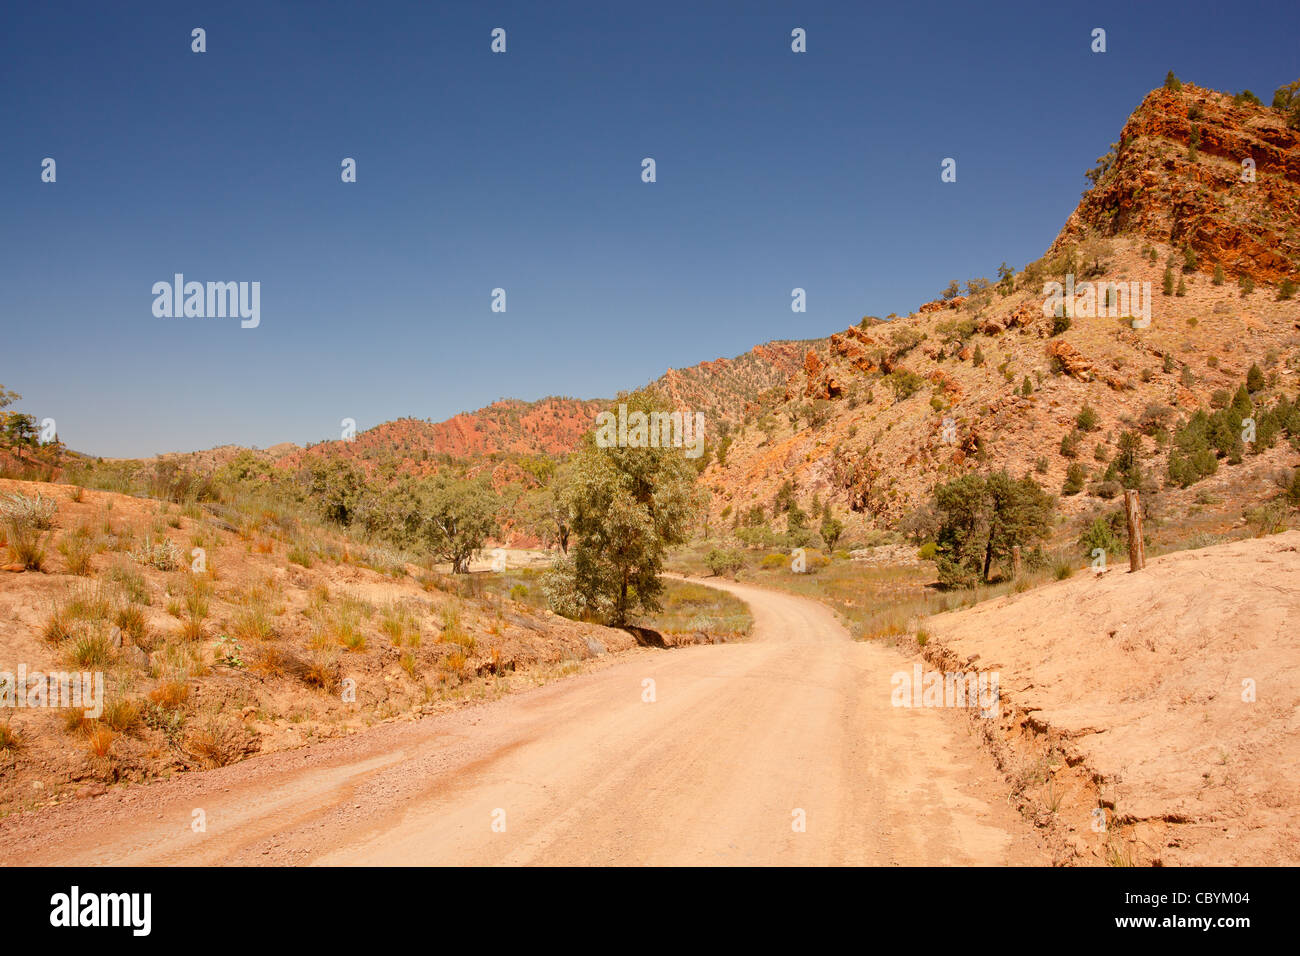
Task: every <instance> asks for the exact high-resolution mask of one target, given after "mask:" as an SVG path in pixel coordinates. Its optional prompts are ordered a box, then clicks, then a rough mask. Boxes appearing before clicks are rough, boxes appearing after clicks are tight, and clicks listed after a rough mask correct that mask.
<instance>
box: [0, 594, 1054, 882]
mask: <svg viewBox="0 0 1300 956" xmlns="http://www.w3.org/2000/svg"><path fill="white" fill-rule="evenodd" d="M709 583H714V582H709ZM719 586H722V587H725V588H726V589H727V590H729V591H732V592H733V593H735V594H736V595H738V596H739V597H741V598H743V599H744V600H746V601H747V602H749V604H750V607H751V608H752V610H753V614H754V620H755V629H754V636H753V639H752V640H751V641H748V642H745V643H741V644H729V645H717V646H697V647H687V648H682V649H677V650H659V651H649V650H647V651H636V652H632V653H631V654H629V655H628V656H627V659H625V660H621V661H619V662H617V663H614V664H612V665H610V666H607V667H605V668H603V669H600V670H597V671H594V672H592V673H588V674H583V675H580V676H578V677H574V678H570V679H567V680H563V681H559V682H557V683H554V684H550V685H548V686H545V687H542V688H539V689H537V690H534V691H529V692H526V693H521V694H516V695H512V696H509V697H506V698H503V699H501V700H498V701H494V702H492V703H489V704H485V705H483V706H479V707H472V708H467V709H466V710H464V711H461V712H458V713H455V714H451V715H447V716H443V717H431V718H426V719H424V720H421V721H417V722H411V723H400V724H388V725H384V726H382V727H379V728H376V729H375V730H372V731H369V732H366V733H363V734H359V735H356V736H354V737H351V738H348V739H343V740H338V741H330V742H326V743H322V744H318V745H314V746H311V747H307V748H303V749H300V750H295V751H288V752H281V753H275V754H269V755H267V756H265V757H256V758H253V759H251V760H248V761H245V762H243V763H240V764H237V765H234V766H231V767H226V768H222V769H220V770H214V771H209V772H205V773H196V774H188V775H183V776H180V777H176V778H173V779H171V780H167V781H164V782H161V783H155V784H152V785H150V786H136V787H125V788H115V789H114V790H113V791H112V792H110V793H108V794H106V795H104V796H101V797H98V798H95V799H91V800H80V801H75V802H72V803H68V804H64V805H61V806H58V807H53V808H50V809H47V810H45V811H41V812H39V813H29V814H23V815H20V816H16V817H11V818H9V819H6V820H3V821H0V864H5V865H11V864H19V863H28V864H50V863H60V864H99V863H113V864H120V865H135V864H172V863H185V864H206V865H212V864H262V863H267V864H282V863H288V864H306V863H320V864H382V865H428V864H434V865H447V864H452V865H461V864H469V865H474V864H633V865H635V864H742V865H744V864H790V865H805V864H880V865H890V864H898V865H936V864H939V865H941V864H1008V863H1010V864H1021V863H1024V864H1042V863H1047V862H1049V858H1048V855H1047V851H1046V850H1044V849H1043V848H1041V847H1040V845H1039V844H1038V842H1037V840H1036V838H1035V836H1034V834H1033V831H1032V829H1031V828H1030V827H1028V825H1027V824H1025V823H1024V822H1023V821H1022V820H1021V819H1020V817H1019V815H1018V814H1017V813H1016V812H1015V811H1014V810H1012V809H1011V808H1010V806H1009V805H1008V804H1007V802H1006V800H1005V797H1004V794H1005V789H1006V788H1005V785H1004V784H1003V783H1002V781H1001V780H999V779H998V777H997V776H996V774H995V773H994V771H993V769H992V767H991V766H990V764H989V761H988V758H987V757H985V756H984V755H983V754H982V753H981V752H980V751H979V749H978V747H977V744H976V742H975V740H974V738H973V737H972V736H970V734H969V732H968V731H967V730H966V727H965V724H964V722H963V721H962V720H961V719H959V718H957V717H955V716H954V715H952V714H945V713H943V712H940V711H938V710H924V709H915V710H909V709H901V708H894V707H892V706H891V705H890V675H891V674H892V673H893V672H895V671H897V670H901V669H904V668H905V667H906V664H905V662H904V661H903V659H902V658H901V657H900V656H899V655H897V653H896V652H894V651H892V650H890V649H888V648H881V647H877V646H872V645H868V644H858V643H854V642H853V641H851V640H850V639H849V637H848V634H847V633H846V632H845V631H844V629H843V628H842V627H841V626H840V624H839V623H838V621H837V620H836V619H835V617H834V615H833V614H832V613H831V612H830V611H829V610H828V609H827V608H825V607H824V606H823V605H821V604H818V603H817V602H815V601H810V600H806V599H803V598H798V597H794V596H790V595H785V594H778V593H774V592H770V591H765V590H761V589H756V588H752V587H747V586H743V585H737V584H730V583H724V584H721V585H719ZM199 812H201V814H202V816H201V817H199V816H198V813H199ZM199 819H201V820H202V822H203V823H204V829H203V830H202V832H196V826H195V821H196V820H199ZM801 824H802V826H801Z"/></svg>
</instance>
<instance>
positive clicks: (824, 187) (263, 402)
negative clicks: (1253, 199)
mask: <svg viewBox="0 0 1300 956" xmlns="http://www.w3.org/2000/svg"><path fill="white" fill-rule="evenodd" d="M194 27H202V28H204V29H205V30H206V32H207V52H205V53H202V54H197V53H193V52H191V49H190V46H191V36H190V32H191V29H192V28H194ZM494 27H502V28H504V29H505V30H506V31H507V33H506V36H507V52H506V53H505V54H493V53H492V52H491V50H490V43H491V36H490V33H491V31H492V29H493V28H494ZM795 27H802V28H803V29H805V30H806V31H807V44H808V52H807V53H805V54H795V53H793V52H791V49H790V32H791V30H792V29H794V28H795ZM1094 27H1102V28H1104V29H1106V31H1107V46H1108V49H1107V52H1106V53H1104V54H1094V53H1092V52H1091V51H1090V48H1089V47H1090V42H1091V31H1092V29H1093V28H1094ZM1297 36H1300V6H1297V5H1296V4H1295V3H1294V2H1276V3H1257V4H1250V3H1243V4H1238V5H1235V6H1233V7H1232V8H1231V9H1230V10H1229V9H1226V8H1224V7H1222V5H1221V4H1208V3H1207V4H1201V3H1194V2H1180V3H1143V4H1138V5H1133V4H1130V3H1092V4H1088V5H1078V4H1071V5H1063V4H1029V3H1024V4H1021V3H1016V4H1000V5H985V4H972V3H969V2H949V3H930V4H927V3H902V4H863V3H843V4H793V3H755V2H744V3H740V2H736V3H715V2H707V0H697V2H690V3H667V2H656V3H653V4H637V5H633V4H625V3H585V4H571V3H547V4H537V3H519V4H507V3H463V4H462V3H430V2H412V3H384V2H374V3H369V4H342V3H329V4H307V3H303V4H284V3H247V4H243V3H210V4H201V3H198V4H191V3H157V4H150V3H132V4H127V5H119V4H103V3H94V4H91V3H76V4H67V3H42V4H39V5H37V4H22V5H19V4H7V5H5V7H4V10H3V12H2V13H0V122H2V123H3V136H0V202H2V203H3V209H4V216H3V219H2V220H0V324H2V325H3V342H4V351H3V353H0V382H3V383H4V385H6V386H7V387H9V388H11V389H15V390H17V391H19V392H21V393H23V395H24V401H23V402H22V403H21V405H20V406H19V407H20V408H21V409H22V410H24V411H28V412H31V413H32V414H34V415H36V416H37V417H38V418H44V417H51V418H54V419H55V420H56V421H57V423H58V426H59V433H60V436H61V437H62V438H63V440H64V441H65V442H67V443H68V444H69V445H70V446H71V447H73V448H76V449H78V450H82V451H86V452H89V453H93V454H102V455H147V454H153V453H156V452H160V451H167V450H190V449H197V448H207V447H211V446H213V445H216V444H221V443H226V442H235V443H240V444H247V445H257V446H261V447H265V446H268V445H271V444H274V443H275V442H278V441H298V442H306V441H315V440H321V439H326V438H336V437H338V434H339V421H340V420H341V419H342V418H345V417H350V418H354V419H356V421H357V423H358V427H359V428H361V429H364V428H368V427H371V426H373V425H375V424H378V423H379V422H382V421H385V420H389V419H392V418H397V417H400V416H404V415H411V416H415V417H419V418H425V417H429V418H432V419H434V420H435V421H436V420H440V419H442V418H446V417H448V416H450V415H453V414H455V413H456V412H459V411H467V410H471V409H474V408H477V407H480V406H482V405H485V404H487V403H489V402H491V401H493V400H495V399H497V398H499V397H502V396H512V397H520V398H525V399H534V398H539V397H541V396H543V395H548V394H563V395H574V396H578V397H595V396H610V395H613V394H614V393H615V392H616V391H617V390H619V389H621V388H628V387H634V386H637V385H640V384H642V383H644V382H646V381H648V380H650V379H652V378H654V377H656V376H658V375H660V374H661V373H662V372H663V371H664V370H665V369H666V368H668V367H679V368H680V367H684V366H688V365H692V364H694V363H696V362H700V361H703V360H706V359H712V358H716V357H718V356H731V355H735V354H738V353H741V352H744V351H746V350H747V349H749V348H750V347H752V346H753V345H755V344H757V343H759V342H763V341H767V340H769V339H773V338H808V337H814V336H822V335H827V334H829V333H831V332H834V331H837V330H840V329H842V328H844V327H846V326H848V325H849V324H851V323H853V322H856V321H857V320H858V319H860V318H861V317H862V316H863V315H866V314H875V315H882V316H883V315H885V314H887V313H889V312H899V313H904V312H907V311H910V310H911V309H914V308H915V307H916V306H917V305H918V304H919V303H921V302H923V301H925V300H927V299H930V298H933V297H935V296H936V295H937V293H938V292H939V291H940V290H941V289H942V287H943V286H944V284H945V283H946V282H947V280H949V279H951V278H961V279H963V280H964V279H966V278H969V277H971V276H990V277H991V276H993V274H994V272H995V270H996V268H997V266H998V264H999V263H1000V262H1002V261H1003V260H1006V261H1008V262H1009V263H1011V264H1012V265H1014V266H1021V265H1023V264H1024V263H1025V262H1026V261H1028V260H1030V259H1033V258H1036V257H1037V256H1038V255H1040V254H1041V253H1042V251H1043V250H1044V248H1045V247H1046V245H1047V244H1048V243H1049V242H1050V241H1051V239H1052V238H1053V237H1054V236H1055V234H1056V232H1057V231H1058V230H1059V228H1060V226H1061V224H1062V223H1063V221H1064V220H1065V218H1066V216H1067V215H1068V214H1069V213H1070V211H1071V209H1072V208H1073V207H1074V205H1075V203H1076V202H1077V201H1078V198H1079V194H1080V192H1081V191H1082V190H1083V188H1084V187H1085V186H1086V185H1087V183H1086V181H1085V179H1084V177H1083V172H1084V170H1086V169H1088V168H1089V167H1090V166H1092V165H1093V163H1094V161H1095V159H1096V157H1097V156H1099V155H1100V154H1101V153H1103V152H1105V150H1106V149H1107V147H1108V145H1109V144H1110V143H1111V142H1112V141H1114V140H1115V139H1117V138H1118V135H1119V131H1120V128H1121V127H1122V125H1123V123H1124V121H1125V119H1126V118H1127V117H1128V115H1129V113H1130V112H1131V111H1132V110H1133V109H1134V108H1135V107H1136V106H1137V105H1138V103H1139V102H1140V101H1141V98H1142V97H1143V95H1145V93H1146V92H1147V91H1148V90H1149V89H1151V88H1152V87H1155V86H1158V85H1159V84H1160V83H1161V82H1162V80H1163V78H1164V75H1165V71H1166V70H1168V69H1171V68H1172V69H1174V70H1175V71H1176V72H1177V73H1178V74H1179V76H1180V77H1182V78H1183V79H1184V80H1190V81H1192V82H1195V83H1198V84H1201V85H1204V86H1210V87H1214V88H1218V89H1230V90H1234V91H1235V90H1240V89H1242V88H1246V87H1248V88H1250V89H1253V90H1254V91H1255V92H1256V93H1257V94H1259V95H1260V96H1261V97H1262V98H1263V99H1264V100H1265V101H1266V102H1267V101H1268V100H1269V99H1270V98H1271V95H1272V91H1273V89H1274V88H1276V87H1277V86H1279V85H1281V84H1283V83H1287V82H1290V81H1291V80H1294V79H1296V78H1297V77H1298V76H1300V58H1298V57H1297V56H1296V50H1297V47H1296V37H1297ZM647 156H649V157H653V158H654V159H655V161H656V164H657V177H658V181H657V182H655V183H653V184H646V183H643V182H642V181H641V160H642V158H643V157H647ZM45 157H52V158H54V159H55V161H56V163H57V182H55V183H53V184H50V183H42V182H41V161H42V160H43V159H44V158H45ZM344 157H354V158H355V159H356V161H357V171H358V176H357V179H358V181H357V182H356V183H354V184H344V183H342V182H341V180H340V163H341V161H342V159H343V158H344ZM945 157H953V158H955V159H956V160H957V173H958V176H957V182H956V183H950V184H945V183H942V182H941V181H940V177H939V173H940V163H941V161H942V160H943V159H944V158H945ZM177 272H180V273H183V274H184V275H185V276H186V278H187V280H198V281H258V282H260V283H261V325H260V326H259V327H258V328H256V329H241V328H240V327H239V322H238V320H231V319H199V318H189V319H184V318H182V319H176V318H171V319H166V318H156V317H155V316H154V314H153V311H152V304H153V295H152V293H151V288H152V286H153V284H154V283H155V282H158V281H170V280H171V278H172V276H173V274H174V273H177ZM497 287H500V288H504V289H505V290H506V296H507V311H506V312H505V313H493V312H492V311H491V310H490V305H491V294H492V290H493V289H494V288H497ZM794 287H802V288H804V289H805V290H806V291H807V312H805V313H802V314H797V313H794V312H792V311H791V309H790V292H791V289H792V288H794Z"/></svg>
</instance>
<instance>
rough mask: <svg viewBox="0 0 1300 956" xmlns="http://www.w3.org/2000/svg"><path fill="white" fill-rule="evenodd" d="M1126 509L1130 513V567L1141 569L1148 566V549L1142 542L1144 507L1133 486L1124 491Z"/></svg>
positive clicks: (1136, 569) (1134, 569) (1130, 568)
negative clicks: (1139, 502)
mask: <svg viewBox="0 0 1300 956" xmlns="http://www.w3.org/2000/svg"><path fill="white" fill-rule="evenodd" d="M1124 511H1125V513H1126V514H1127V515H1128V569H1129V571H1141V570H1142V569H1143V568H1145V567H1146V566H1147V549H1146V545H1144V544H1143V543H1142V507H1141V505H1140V504H1138V493H1137V492H1136V491H1134V490H1133V489H1132V488H1129V489H1127V490H1126V491H1125V492H1124Z"/></svg>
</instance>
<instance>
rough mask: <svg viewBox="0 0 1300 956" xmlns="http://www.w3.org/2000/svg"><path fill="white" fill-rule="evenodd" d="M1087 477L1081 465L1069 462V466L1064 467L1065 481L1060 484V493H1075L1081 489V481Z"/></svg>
mask: <svg viewBox="0 0 1300 956" xmlns="http://www.w3.org/2000/svg"><path fill="white" fill-rule="evenodd" d="M1087 477H1088V472H1087V471H1086V470H1085V469H1084V467H1083V465H1081V464H1079V463H1078V462H1071V463H1070V466H1069V467H1068V468H1066V469H1065V483H1064V484H1063V485H1061V494H1063V495H1077V494H1078V493H1079V492H1081V491H1082V490H1083V483H1084V481H1085V480H1086V479H1087Z"/></svg>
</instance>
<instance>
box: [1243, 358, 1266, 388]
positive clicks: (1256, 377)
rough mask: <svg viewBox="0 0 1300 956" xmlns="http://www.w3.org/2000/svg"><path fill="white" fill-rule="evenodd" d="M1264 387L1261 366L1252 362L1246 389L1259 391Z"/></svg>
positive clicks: (1247, 374)
mask: <svg viewBox="0 0 1300 956" xmlns="http://www.w3.org/2000/svg"><path fill="white" fill-rule="evenodd" d="M1263 388H1264V373H1263V372H1261V371H1260V369H1259V366H1258V365H1255V364H1254V363H1251V366H1250V371H1248V372H1247V373H1246V391H1247V392H1258V391H1262V390H1263Z"/></svg>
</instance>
